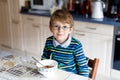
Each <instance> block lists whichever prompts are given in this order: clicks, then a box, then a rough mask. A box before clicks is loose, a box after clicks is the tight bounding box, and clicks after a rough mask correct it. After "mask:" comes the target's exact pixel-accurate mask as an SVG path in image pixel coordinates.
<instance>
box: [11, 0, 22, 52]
mask: <svg viewBox="0 0 120 80" xmlns="http://www.w3.org/2000/svg"><path fill="white" fill-rule="evenodd" d="M9 7H10V26H11V47H12V49H17V50H22V49H23V39H22V33H23V32H22V26H21V24H22V23H21V15H20V8H21V7H20V4H19V0H9Z"/></svg>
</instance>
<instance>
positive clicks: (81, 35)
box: [75, 33, 85, 36]
mask: <svg viewBox="0 0 120 80" xmlns="http://www.w3.org/2000/svg"><path fill="white" fill-rule="evenodd" d="M75 34H76V35H79V36H85V34H80V33H75Z"/></svg>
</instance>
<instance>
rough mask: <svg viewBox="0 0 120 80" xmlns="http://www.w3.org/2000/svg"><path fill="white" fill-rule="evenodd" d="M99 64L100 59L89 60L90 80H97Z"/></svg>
mask: <svg viewBox="0 0 120 80" xmlns="http://www.w3.org/2000/svg"><path fill="white" fill-rule="evenodd" d="M98 64H99V59H98V58H94V59H90V58H88V67H89V68H90V74H89V78H91V79H92V80H95V78H96V74H97V69H98Z"/></svg>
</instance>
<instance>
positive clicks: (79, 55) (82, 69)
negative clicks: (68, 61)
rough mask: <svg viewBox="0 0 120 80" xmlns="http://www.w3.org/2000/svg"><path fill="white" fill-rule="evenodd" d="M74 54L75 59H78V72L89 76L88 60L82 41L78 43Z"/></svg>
mask: <svg viewBox="0 0 120 80" xmlns="http://www.w3.org/2000/svg"><path fill="white" fill-rule="evenodd" d="M74 55H75V61H76V66H77V71H78V74H80V75H83V76H85V77H89V70H88V65H87V60H86V57H85V55H84V52H83V47H82V44H81V43H80V44H79V45H77V48H76V50H75V53H74Z"/></svg>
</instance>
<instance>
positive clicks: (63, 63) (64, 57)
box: [42, 36, 89, 77]
mask: <svg viewBox="0 0 120 80" xmlns="http://www.w3.org/2000/svg"><path fill="white" fill-rule="evenodd" d="M53 40H54V37H53V36H51V37H49V38H47V40H46V44H45V47H44V51H43V55H42V59H50V56H51V55H52V57H51V59H53V60H56V61H57V62H58V68H59V69H62V70H65V71H69V72H73V73H75V74H80V75H83V76H86V77H88V76H89V70H88V65H87V60H86V57H85V55H84V52H83V48H82V44H81V43H80V41H78V40H76V39H75V38H73V37H71V42H70V44H69V45H68V47H62V46H60V45H59V46H56V47H55V46H54V44H53Z"/></svg>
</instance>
